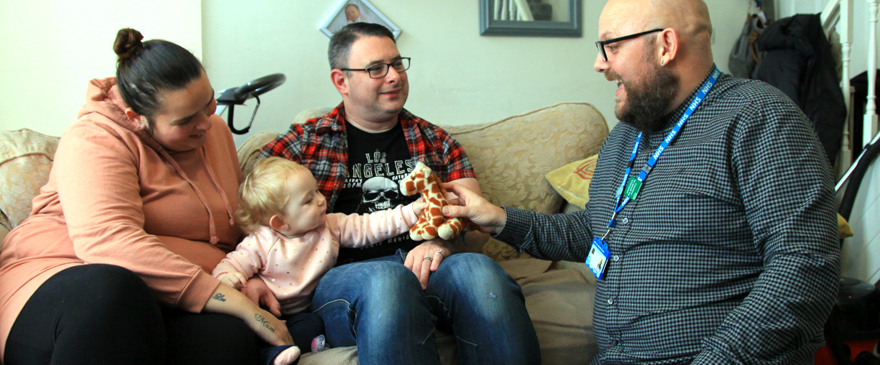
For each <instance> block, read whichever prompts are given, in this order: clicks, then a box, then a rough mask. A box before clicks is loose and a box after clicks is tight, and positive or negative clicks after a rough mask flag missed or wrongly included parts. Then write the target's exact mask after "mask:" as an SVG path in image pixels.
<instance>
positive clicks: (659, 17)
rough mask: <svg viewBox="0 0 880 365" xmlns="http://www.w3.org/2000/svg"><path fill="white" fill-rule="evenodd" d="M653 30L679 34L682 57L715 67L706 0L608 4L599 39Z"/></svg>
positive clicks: (612, 0)
mask: <svg viewBox="0 0 880 365" xmlns="http://www.w3.org/2000/svg"><path fill="white" fill-rule="evenodd" d="M654 28H672V29H674V30H675V31H676V33H678V37H679V38H680V43H681V50H680V52H682V54H681V55H680V57H683V58H691V57H695V58H697V59H700V60H702V62H699V63H701V64H706V63H707V62H708V64H712V62H713V61H712V50H711V46H710V42H711V38H712V21H711V20H710V19H709V9H708V7H706V3H705V2H704V1H703V0H609V1H608V3H607V4H606V5H605V8H604V9H603V10H602V15H601V16H600V18H599V32H600V34H599V36H600V39H604V38H602V33H610V34H615V35H614V36H620V35H626V34H633V33H637V32H641V31H645V30H649V29H654ZM610 34H609V35H610ZM609 35H606V37H605V38H608V36H609ZM685 63H687V62H685Z"/></svg>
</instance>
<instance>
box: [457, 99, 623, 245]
mask: <svg viewBox="0 0 880 365" xmlns="http://www.w3.org/2000/svg"><path fill="white" fill-rule="evenodd" d="M443 128H444V129H446V130H447V131H448V132H449V133H450V134H451V135H452V136H453V137H454V138H455V139H456V140H457V141H458V142H459V143H461V145H462V146H463V147H464V149H465V151H467V154H468V157H469V158H470V160H471V164H472V165H473V167H474V171H476V173H477V180H479V182H480V188H481V189H482V190H483V196H484V197H486V199H488V200H489V201H490V202H492V203H493V204H495V205H504V206H509V207H514V208H522V209H527V210H531V211H535V212H540V213H547V214H551V213H556V212H558V211H559V209H560V208H561V206H562V203H563V198H562V196H560V195H559V194H557V193H556V191H555V190H554V189H553V187H552V186H551V185H550V183H548V182H547V180H545V178H544V175H546V174H547V173H548V172H550V171H552V170H554V169H556V168H558V167H560V166H564V165H566V164H568V163H570V162H573V161H578V160H582V159H584V158H587V157H588V156H591V155H595V154H597V153H599V148H600V147H601V146H602V142H603V141H604V140H605V137H607V136H608V126H607V125H606V124H605V118H604V117H602V114H601V113H599V111H598V110H596V108H595V107H593V106H592V105H590V104H589V103H560V104H556V105H552V106H548V107H545V108H541V109H537V110H534V111H531V112H528V113H525V114H522V115H517V116H513V117H509V118H506V119H503V120H500V121H497V122H493V123H486V124H477V125H463V126H444V127H443ZM482 251H483V253H484V254H486V255H488V256H489V257H492V258H493V259H495V260H496V261H504V260H508V259H515V258H524V257H528V255H526V254H522V253H518V252H516V250H514V249H513V248H512V247H510V246H508V245H507V244H504V243H502V242H499V241H496V240H494V239H490V240H489V242H487V243H486V245H485V246H483V250H482Z"/></svg>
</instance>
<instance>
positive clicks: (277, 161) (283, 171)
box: [235, 157, 309, 234]
mask: <svg viewBox="0 0 880 365" xmlns="http://www.w3.org/2000/svg"><path fill="white" fill-rule="evenodd" d="M303 172H309V170H308V169H306V168H305V167H303V166H302V165H300V164H298V163H296V162H293V161H290V160H288V159H285V158H281V157H267V158H264V159H260V160H257V164H256V166H254V169H253V170H252V171H251V172H250V173H249V174H248V175H247V177H245V179H244V183H242V184H241V186H240V187H239V188H238V200H239V203H238V210H236V211H235V221H236V222H237V223H238V225H239V226H241V229H242V230H244V232H245V233H248V234H250V233H254V232H256V231H257V229H259V228H260V226H261V225H267V224H268V221H269V218H271V217H272V215H274V214H279V213H281V212H282V211H283V209H284V206H285V205H287V201H288V199H290V193H291V192H290V189H289V186H288V185H287V180H288V179H289V178H290V177H291V176H294V175H296V174H301V173H303Z"/></svg>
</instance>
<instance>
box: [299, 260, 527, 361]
mask: <svg viewBox="0 0 880 365" xmlns="http://www.w3.org/2000/svg"><path fill="white" fill-rule="evenodd" d="M405 257H406V253H405V252H401V251H398V253H397V254H395V255H391V256H386V257H381V258H377V259H373V260H368V261H361V262H355V263H351V264H347V265H343V266H339V267H336V268H333V269H332V270H330V271H329V272H328V273H327V274H326V275H325V276H324V277H323V278H322V279H321V281H320V283H319V284H318V287H317V289H316V290H315V296H314V298H313V300H312V304H311V311H312V312H313V313H316V314H318V315H320V316H321V317H322V318H323V319H324V324H325V329H326V331H327V332H326V336H327V343H328V345H329V346H330V347H342V346H354V345H357V347H358V360H359V362H360V363H361V364H366V365H370V364H440V358H439V355H438V353H437V348H436V344H435V342H434V331H435V329H438V328H439V329H442V330H448V331H451V332H452V333H453V334H454V335H455V338H456V344H457V349H458V353H459V356H460V360H461V363H462V364H529V365H531V364H540V363H541V353H540V350H539V348H538V338H537V336H536V335H535V329H534V327H533V326H532V322H531V319H530V318H529V314H528V312H526V307H525V300H524V298H523V294H522V289H521V288H520V286H519V284H517V283H516V281H514V280H513V279H512V278H511V277H510V276H509V275H507V273H505V272H504V270H502V269H501V267H500V266H498V264H497V263H496V262H495V261H493V260H492V259H491V258H489V257H487V256H485V255H481V254H474V253H460V254H455V255H451V256H450V257H448V258H446V259H444V260H443V261H442V262H441V264H440V267H439V268H438V269H437V271H435V272H434V273H432V274H431V277H430V279H429V281H428V288H427V290H424V291H423V290H422V288H421V286H420V285H419V281H418V279H417V278H416V276H415V274H413V272H412V271H410V270H409V269H407V268H406V267H405V266H403V262H404V258H405Z"/></svg>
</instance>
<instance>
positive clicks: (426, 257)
mask: <svg viewBox="0 0 880 365" xmlns="http://www.w3.org/2000/svg"><path fill="white" fill-rule="evenodd" d="M425 260H428V261H434V259H433V258H431V256H425V258H424V259H422V261H425Z"/></svg>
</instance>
